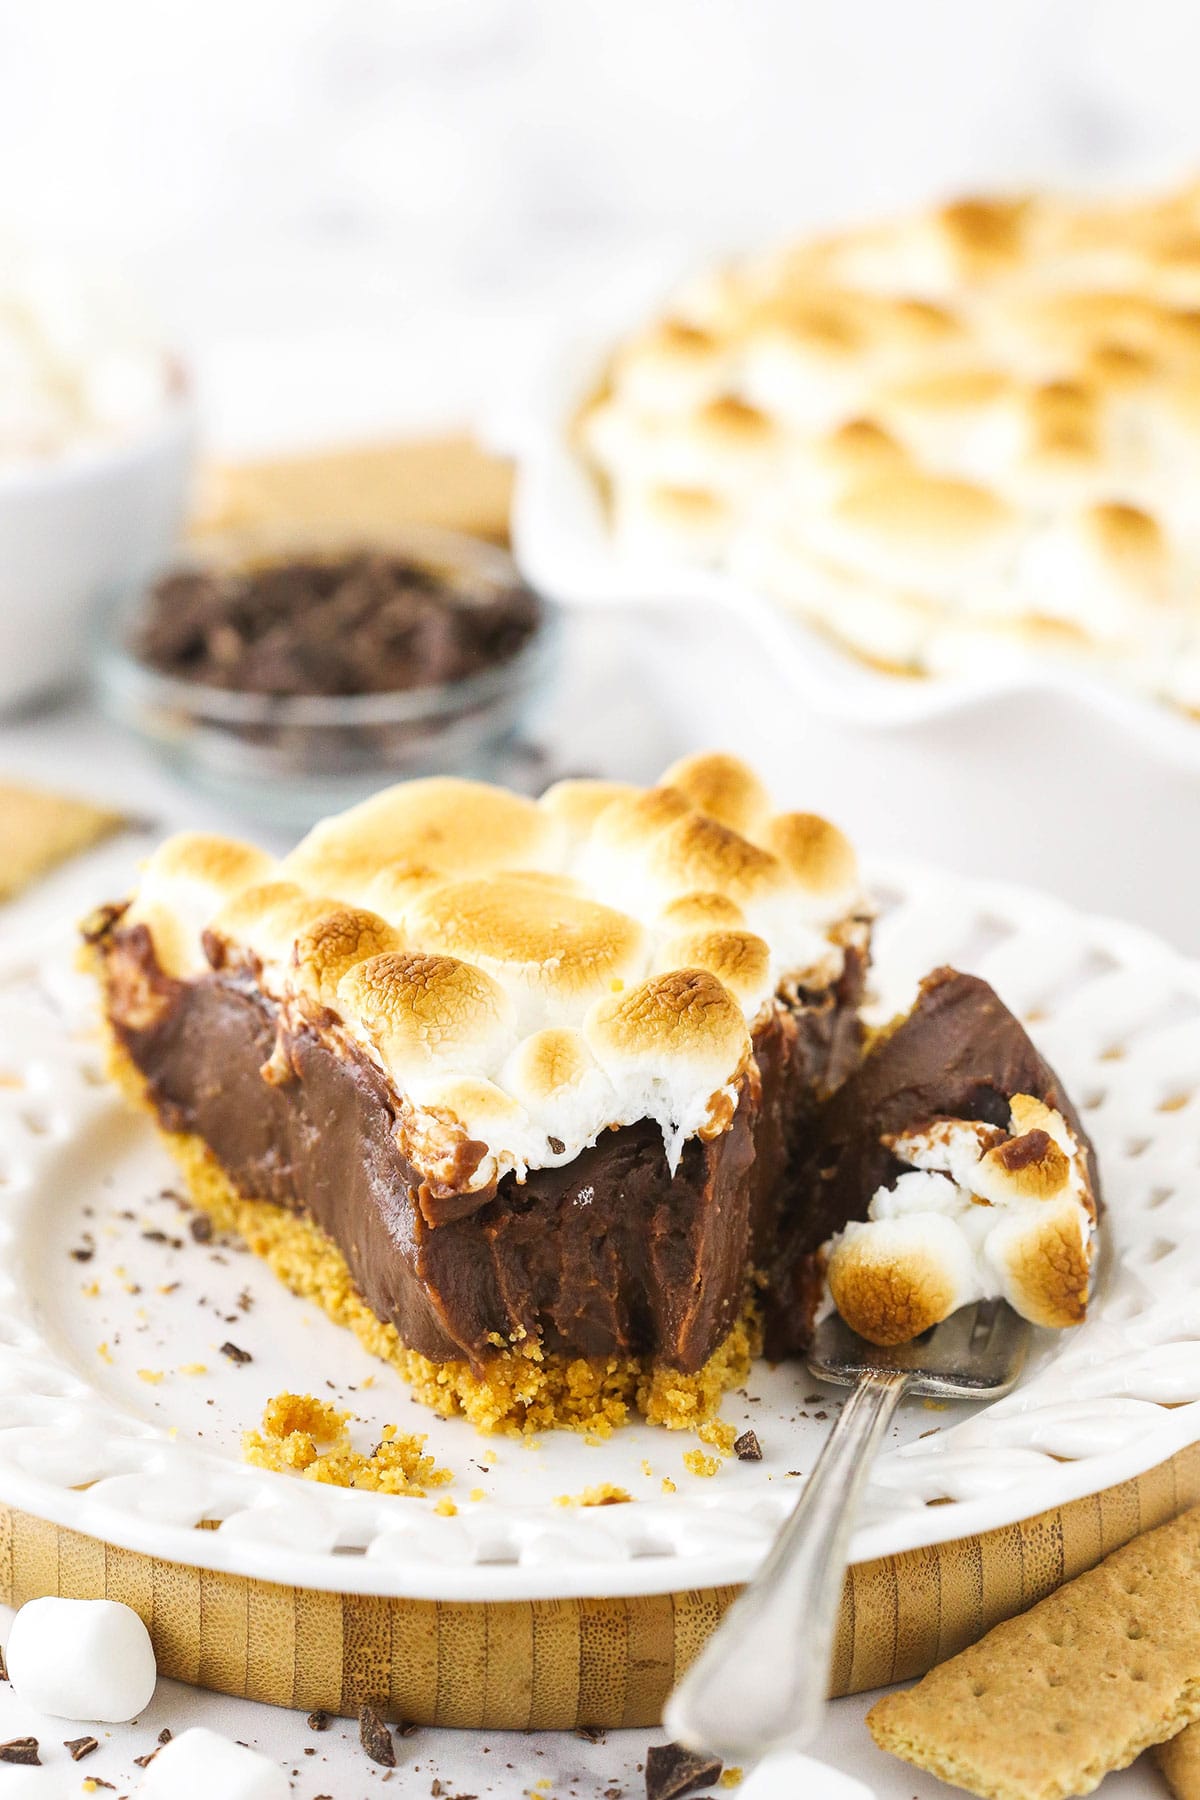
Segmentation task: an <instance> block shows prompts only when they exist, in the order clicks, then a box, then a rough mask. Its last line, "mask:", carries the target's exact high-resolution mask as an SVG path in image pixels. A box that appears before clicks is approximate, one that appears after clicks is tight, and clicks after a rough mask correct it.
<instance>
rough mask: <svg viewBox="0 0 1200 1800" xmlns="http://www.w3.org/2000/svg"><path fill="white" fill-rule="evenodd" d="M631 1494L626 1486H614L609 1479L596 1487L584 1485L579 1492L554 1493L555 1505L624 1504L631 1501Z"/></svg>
mask: <svg viewBox="0 0 1200 1800" xmlns="http://www.w3.org/2000/svg"><path fill="white" fill-rule="evenodd" d="M632 1500H633V1495H632V1494H631V1493H630V1492H629V1489H628V1488H623V1487H616V1486H615V1485H614V1484H613V1483H612V1482H611V1481H602V1482H600V1483H599V1485H598V1486H596V1487H586V1488H584V1490H583V1492H582V1493H581V1494H556V1495H555V1496H554V1504H555V1506H624V1505H625V1504H626V1503H627V1502H629V1503H632Z"/></svg>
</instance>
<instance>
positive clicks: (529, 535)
mask: <svg viewBox="0 0 1200 1800" xmlns="http://www.w3.org/2000/svg"><path fill="white" fill-rule="evenodd" d="M634 316H637V315H634ZM617 335H618V333H617V332H616V331H615V330H610V331H609V332H608V333H607V334H605V335H603V336H602V335H601V334H599V333H597V334H596V336H595V338H594V339H589V340H588V341H587V342H586V343H577V344H575V345H573V346H570V347H568V348H567V349H566V350H565V351H564V352H563V353H562V354H561V355H560V356H559V357H558V358H557V359H556V360H555V361H554V363H553V364H551V365H550V366H548V367H547V369H546V370H545V371H544V372H543V376H542V382H541V387H542V390H543V392H542V397H541V401H540V403H538V404H535V405H533V406H532V407H530V408H529V409H528V411H527V415H526V417H525V418H524V419H522V420H520V421H513V422H512V423H510V424H509V426H508V428H507V430H505V431H502V432H501V433H500V434H499V435H500V436H501V437H502V438H503V439H505V440H506V445H505V447H507V448H511V449H512V450H513V451H514V452H515V454H516V455H517V457H518V466H517V480H516V486H515V491H514V496H513V506H512V540H513V550H514V554H515V556H516V558H517V561H518V563H519V564H520V566H521V569H522V572H523V573H524V574H525V576H526V577H527V579H528V580H530V581H531V582H533V584H534V585H535V586H536V587H538V588H540V589H542V590H543V591H544V592H545V593H548V594H552V595H553V596H554V597H555V598H556V599H558V600H561V601H564V602H566V603H568V604H569V603H572V602H576V603H580V604H585V605H592V606H595V605H601V604H606V603H607V604H611V605H635V606H637V605H641V604H644V603H645V602H646V601H648V600H655V601H659V602H665V603H670V604H675V605H678V606H679V607H680V608H688V609H693V610H694V608H695V607H696V606H697V605H699V604H707V605H709V606H714V607H720V608H722V609H724V610H725V611H728V612H729V613H731V614H732V615H733V616H734V617H735V618H736V620H737V621H738V624H739V626H741V627H742V628H743V629H745V630H748V631H750V632H751V633H753V634H754V635H755V636H756V637H757V638H758V640H759V642H760V643H761V645H762V647H763V649H764V650H765V651H766V652H767V653H768V654H769V655H770V657H771V659H772V661H773V663H774V664H775V666H776V667H777V668H779V669H780V670H781V671H782V672H783V673H784V675H785V676H786V677H787V678H788V679H789V680H790V681H791V682H792V683H793V685H794V686H795V687H796V689H797V691H798V692H800V693H801V694H803V696H804V698H805V700H806V702H807V703H808V704H809V705H811V706H812V707H814V708H815V709H816V711H817V712H818V713H820V714H822V715H823V716H825V717H827V718H832V719H835V720H837V721H839V722H841V723H844V724H849V725H854V726H857V727H858V728H860V729H869V730H872V731H879V730H888V729H897V728H903V727H909V726H917V725H921V724H923V723H926V722H928V721H929V720H933V719H938V718H941V717H944V716H946V715H947V714H951V713H957V712H962V711H969V710H971V709H973V708H975V707H979V706H983V705H986V704H987V703H989V702H993V701H996V700H998V699H1000V698H1002V697H1003V696H1005V695H1012V694H1037V693H1040V694H1045V695H1047V696H1050V697H1052V698H1054V697H1057V698H1062V697H1066V698H1069V699H1072V700H1076V701H1079V702H1080V703H1081V704H1083V705H1085V706H1087V707H1089V708H1090V709H1091V710H1092V711H1093V712H1097V713H1099V714H1100V715H1101V716H1103V717H1105V718H1107V719H1110V720H1111V721H1112V722H1113V724H1114V725H1116V726H1117V727H1118V728H1119V729H1120V730H1122V731H1125V732H1128V733H1130V734H1132V735H1133V736H1134V737H1136V738H1137V739H1139V740H1140V741H1141V742H1142V743H1143V744H1145V745H1146V747H1147V748H1148V749H1150V750H1152V751H1153V752H1154V753H1155V754H1156V755H1158V756H1161V757H1163V758H1165V759H1166V760H1167V761H1168V762H1170V763H1172V764H1173V765H1174V766H1175V767H1177V768H1179V767H1181V768H1186V769H1191V770H1197V769H1200V725H1198V724H1197V723H1196V722H1195V721H1194V720H1192V719H1189V718H1188V717H1187V716H1186V715H1185V714H1184V713H1182V712H1179V711H1176V710H1175V709H1174V708H1172V707H1171V706H1169V705H1167V704H1166V703H1159V702H1157V701H1155V700H1152V699H1150V698H1147V697H1144V696H1143V695H1141V694H1139V693H1137V692H1135V691H1134V690H1133V689H1132V688H1129V689H1127V688H1123V687H1121V686H1119V685H1118V684H1117V683H1115V682H1108V681H1105V680H1103V679H1102V678H1101V677H1099V676H1093V675H1091V674H1090V673H1088V672H1087V671H1086V670H1085V669H1083V668H1074V667H1072V666H1071V665H1069V664H1065V663H1061V664H1060V663H1055V662H1051V661H1049V660H1046V659H1040V658H1038V657H1036V656H1033V655H1031V656H1030V657H1028V658H1027V659H1023V660H1016V659H1015V658H1014V659H1012V660H1009V659H1004V660H1000V659H995V658H993V659H992V660H991V662H990V663H989V665H988V666H987V667H985V668H983V669H981V670H980V672H979V673H978V675H976V676H972V677H965V676H961V677H960V676H937V677H934V676H930V677H927V678H924V679H913V678H910V677H906V676H903V675H889V674H887V673H886V672H884V671H882V670H879V669H875V668H872V667H871V665H870V664H869V663H866V662H864V661H863V660H862V659H861V658H860V657H857V656H855V655H853V653H852V652H850V651H849V650H846V649H843V648H842V647H841V646H840V645H839V644H837V643H836V642H835V641H834V640H833V639H832V638H830V637H827V636H826V635H824V634H823V633H822V632H820V631H818V630H816V629H815V628H814V627H812V626H810V625H808V624H807V623H806V622H805V621H804V620H803V619H801V618H799V617H797V616H794V615H791V614H789V613H788V612H787V611H786V609H785V608H783V607H782V606H777V605H775V604H774V603H773V602H772V601H771V600H769V599H768V598H767V597H765V596H764V595H762V594H760V593H756V592H755V591H754V590H753V589H752V588H750V587H748V586H747V585H746V584H745V583H744V582H741V581H737V580H735V579H734V578H733V577H732V576H730V575H727V574H725V573H723V572H721V571H719V570H715V569H706V568H702V567H697V566H693V565H688V564H683V563H679V562H674V561H670V560H662V561H659V560H650V559H648V558H634V557H630V556H626V555H623V554H622V553H621V552H619V551H618V549H617V548H616V545H615V544H614V542H613V538H612V534H611V532H610V531H609V529H608V524H607V520H606V517H605V512H604V506H603V502H602V499H601V495H600V491H599V489H598V487H597V485H596V482H595V481H594V480H593V478H592V476H591V475H590V473H589V472H588V470H587V468H586V467H585V465H584V463H583V462H582V461H581V459H580V458H579V457H578V456H577V455H576V454H575V451H574V450H573V449H572V447H571V442H570V425H571V421H572V419H573V418H574V417H575V415H576V413H577V411H578V408H579V405H580V404H581V403H582V401H583V399H584V398H585V396H586V395H587V394H588V393H590V392H592V391H594V389H595V387H596V385H597V380H598V372H599V371H601V370H602V369H603V368H604V365H605V361H606V352H607V350H608V349H609V348H610V347H611V344H612V342H613V341H614V340H615V338H616V336H617Z"/></svg>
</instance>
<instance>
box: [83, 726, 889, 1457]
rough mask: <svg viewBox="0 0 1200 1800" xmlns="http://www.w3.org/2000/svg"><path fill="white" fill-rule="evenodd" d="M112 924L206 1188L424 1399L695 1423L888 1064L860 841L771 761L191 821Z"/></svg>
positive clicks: (124, 1026) (433, 783)
mask: <svg viewBox="0 0 1200 1800" xmlns="http://www.w3.org/2000/svg"><path fill="white" fill-rule="evenodd" d="M87 935H88V937H89V940H90V942H91V944H92V946H93V949H94V952H95V956H96V961H97V965H98V969H99V973H100V977H101V981H102V985H103V992H104V1004H105V1011H106V1016H107V1020H108V1025H109V1027H110V1031H111V1035H112V1039H113V1042H114V1045H115V1047H116V1053H117V1062H118V1066H119V1070H120V1072H121V1073H122V1075H123V1078H124V1080H125V1082H126V1085H127V1087H129V1088H130V1089H131V1091H132V1092H133V1093H134V1094H135V1095H136V1097H137V1098H138V1099H139V1100H140V1101H142V1102H144V1103H146V1104H148V1105H149V1106H150V1107H151V1108H152V1109H153V1111H154V1113H155V1114H156V1116H157V1119H158V1122H159V1124H160V1126H161V1127H162V1129H163V1131H164V1132H165V1133H166V1135H167V1137H168V1141H169V1143H170V1145H171V1147H172V1149H173V1150H174V1152H175V1154H176V1155H177V1157H178V1158H179V1160H180V1162H181V1163H182V1165H183V1167H184V1170H185V1172H186V1174H187V1176H188V1178H189V1182H190V1185H191V1189H192V1193H193V1196H194V1198H195V1199H196V1201H197V1203H198V1204H199V1205H200V1206H202V1207H204V1208H205V1209H207V1210H208V1211H209V1212H210V1213H212V1214H214V1215H215V1216H216V1218H217V1219H218V1221H219V1222H220V1223H222V1224H224V1225H230V1226H234V1227H236V1228H237V1229H238V1230H240V1231H241V1232H242V1233H243V1235H244V1236H245V1237H246V1238H247V1239H248V1241H249V1242H250V1243H251V1245H252V1246H253V1247H254V1248H256V1249H258V1250H259V1251H260V1252H261V1253H263V1254H264V1255H266V1256H267V1257H268V1259H269V1260H270V1262H271V1263H272V1265H273V1266H274V1268H275V1269H276V1271H277V1272H278V1273H279V1274H280V1275H281V1276H282V1277H283V1279H284V1280H285V1281H286V1282H288V1284H289V1285H290V1286H291V1287H293V1288H294V1289H296V1290H298V1291H301V1292H304V1293H307V1294H309V1295H312V1296H313V1297H315V1298H317V1299H318V1300H319V1301H320V1302H321V1303H322V1304H323V1305H324V1306H325V1307H326V1308H327V1309H328V1310H329V1311H330V1312H331V1313H332V1314H333V1315H334V1316H335V1317H337V1318H339V1319H341V1320H342V1321H344V1322H346V1323H348V1324H351V1325H352V1326H353V1327H354V1328H355V1329H356V1330H357V1331H358V1332H359V1334H360V1335H361V1336H363V1338H364V1339H365V1340H366V1341H367V1342H368V1344H369V1345H370V1346H371V1347H372V1348H373V1349H375V1350H377V1351H378V1352H379V1353H381V1354H383V1355H386V1356H388V1357H389V1359H390V1360H392V1361H393V1362H394V1363H395V1364H396V1365H397V1366H398V1367H399V1368H400V1369H401V1370H402V1371H403V1373H404V1374H405V1375H406V1376H407V1377H408V1378H409V1379H410V1380H411V1381H412V1383H413V1385H414V1388H415V1391H416V1392H417V1394H418V1395H419V1396H420V1397H421V1398H422V1399H424V1400H426V1401H428V1402H429V1403H431V1404H432V1405H434V1406H435V1407H437V1408H438V1409H439V1410H441V1411H444V1412H450V1411H454V1410H457V1409H462V1410H463V1411H465V1412H466V1413H467V1414H468V1415H469V1416H470V1417H471V1418H472V1419H473V1420H474V1421H475V1422H476V1423H477V1424H478V1425H480V1426H481V1427H483V1428H485V1429H495V1428H511V1427H513V1426H518V1427H521V1428H526V1429H538V1428H541V1427H543V1426H546V1425H550V1424H555V1423H564V1424H574V1425H580V1426H584V1427H588V1428H592V1429H595V1428H597V1427H599V1428H600V1429H603V1428H604V1427H605V1425H606V1424H610V1423H616V1422H619V1421H620V1420H621V1419H623V1418H624V1416H625V1413H626V1409H627V1407H628V1406H629V1404H630V1403H635V1404H636V1405H637V1406H638V1408H639V1409H640V1410H641V1411H642V1412H643V1413H645V1414H646V1415H647V1416H649V1417H652V1418H657V1419H659V1420H661V1421H662V1422H664V1423H668V1424H691V1423H694V1422H696V1421H697V1420H698V1419H702V1418H703V1417H705V1416H706V1415H707V1414H709V1413H711V1411H712V1410H713V1408H714V1406H715V1404H716V1402H717V1400H718V1399H719V1396H720V1393H721V1392H722V1391H723V1389H724V1388H725V1387H727V1386H729V1385H730V1384H731V1383H734V1382H736V1381H738V1380H740V1379H742V1378H743V1377H744V1374H745V1372H746V1368H747V1364H748V1358H749V1356H750V1354H751V1353H752V1351H753V1349H754V1348H755V1347H756V1343H757V1336H758V1325H757V1321H758V1306H757V1299H756V1296H757V1293H758V1288H757V1285H756V1279H755V1276H756V1271H758V1270H759V1269H761V1268H763V1267H764V1266H765V1265H766V1263H767V1262H768V1261H769V1259H770V1256H771V1254H772V1252H773V1251H774V1248H775V1246H776V1245H777V1243H778V1242H779V1240H780V1237H781V1235H782V1233H783V1230H784V1225H785V1214H786V1212H787V1210H788V1208H789V1206H790V1205H791V1204H792V1189H791V1184H790V1181H789V1172H790V1171H791V1170H792V1168H793V1167H794V1166H795V1165H796V1163H797V1160H798V1156H799V1153H800V1150H801V1148H802V1145H803V1142H804V1139H805V1135H806V1133H807V1132H808V1130H809V1129H810V1127H811V1122H812V1119H813V1115H814V1112H815V1110H816V1108H817V1107H818V1106H819V1104H820V1102H821V1100H822V1099H823V1098H824V1097H825V1096H826V1095H827V1094H829V1093H830V1092H832V1091H833V1090H834V1089H835V1088H836V1087H837V1086H838V1085H839V1083H840V1082H842V1081H843V1080H844V1078H845V1077H846V1075H847V1074H848V1073H849V1072H850V1071H851V1070H852V1069H853V1068H854V1067H855V1066H856V1064H857V1062H858V1060H859V1056H860V1044H861V1027H860V1024H859V1018H858V1009H859V1003H860V999H861V995H862V989H863V980H864V974H865V969H866V963H867V957H868V948H869V938H870V907H869V906H868V904H867V903H866V901H865V899H864V896H863V892H862V889H861V885H860V880H859V874H858V868H857V864H856V860H855V857H854V853H853V851H852V850H851V848H850V846H849V844H848V843H847V841H846V839H845V838H844V837H843V836H842V834H841V833H840V832H839V831H838V830H837V829H836V828H835V827H834V826H832V825H830V824H828V823H827V822H826V821H825V820H823V819H820V818H817V817H815V816H813V815H811V814H805V813H775V812H773V811H772V809H771V806H770V802H769V800H768V797H767V795H766V794H765V792H764V791H763V789H762V787H761V785H760V783H759V782H758V780H757V779H756V778H755V777H754V775H753V774H752V773H751V772H750V771H749V770H748V769H747V768H745V767H744V766H743V765H742V764H741V763H740V762H738V761H736V760H735V759H734V758H732V757H728V756H724V755H716V754H714V755H705V756H699V757H694V758H690V759H688V760H686V761H684V762H682V763H679V764H677V765H676V766H675V767H674V768H672V769H670V770H668V771H667V773H666V775H665V776H664V777H663V780H662V782H661V783H660V785H658V786H657V787H654V788H651V789H649V790H644V791H643V790H640V789H636V788H631V787H621V786H615V785H613V784H610V783H602V782H596V781H567V782H561V783H559V784H558V785H557V786H555V787H553V788H551V789H550V790H549V791H548V792H547V793H546V794H545V795H543V797H542V799H541V800H540V801H537V802H534V801H532V800H528V799H524V798H521V797H519V796H517V795H515V794H511V793H508V792H505V791H504V790H502V789H498V788H492V787H487V786H484V785H481V784H476V783H471V782H464V781H455V780H430V781H415V782H411V783H407V784H404V785H402V786H399V787H396V788H392V789H389V790H387V791H385V792H383V793H381V794H378V795H376V796H375V797H374V798H373V799H371V800H369V801H367V802H366V803H364V804H363V805H361V806H358V807H356V808H354V809H353V810H352V811H350V812H347V813H344V814H342V815H340V816H338V817H335V818H332V819H329V820H326V821H325V822H324V823H322V824H320V825H318V826H317V827H316V828H315V829H314V830H313V831H312V832H311V833H310V834H309V836H308V837H307V838H305V839H304V841H303V842H302V843H301V844H300V845H299V846H298V847H297V849H296V850H294V851H293V852H292V853H291V855H289V856H287V857H285V858H284V859H283V860H282V861H281V862H278V863H276V862H274V861H272V859H271V858H270V857H268V856H266V855H265V854H264V853H262V852H261V851H258V850H255V849H253V848H251V847H249V846H247V845H245V844H240V843H234V842H232V841H229V840H226V839H223V838H214V837H208V836H199V835H194V834H192V835H184V836H181V837H176V838H172V839H170V840H169V841H168V842H166V843H165V844H163V845H162V846H161V848H160V849H159V850H158V851H157V852H156V853H155V854H154V856H152V857H151V859H150V861H149V862H148V863H147V865H146V866H145V869H144V871H143V873H142V876H141V879H140V881H139V884H138V887H137V891H136V892H135V894H134V895H133V897H132V898H131V899H130V900H129V901H128V902H127V903H126V904H124V905H120V906H114V907H111V908H108V909H105V911H104V912H103V913H102V914H100V915H98V916H97V917H96V918H95V919H94V920H92V921H90V922H89V926H88V930H87ZM842 1222H843V1221H838V1223H839V1224H840V1223H842Z"/></svg>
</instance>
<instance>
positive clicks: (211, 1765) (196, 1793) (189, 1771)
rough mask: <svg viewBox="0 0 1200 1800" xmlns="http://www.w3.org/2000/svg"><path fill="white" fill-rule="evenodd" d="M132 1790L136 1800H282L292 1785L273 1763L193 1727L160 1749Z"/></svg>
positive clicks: (253, 1751)
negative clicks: (134, 1789)
mask: <svg viewBox="0 0 1200 1800" xmlns="http://www.w3.org/2000/svg"><path fill="white" fill-rule="evenodd" d="M137 1791H138V1795H139V1800H288V1795H289V1794H290V1793H291V1791H292V1784H291V1782H290V1781H289V1780H288V1778H287V1776H286V1775H285V1774H284V1772H283V1770H282V1769H281V1768H280V1767H279V1764H278V1763H273V1762H271V1761H270V1760H269V1759H268V1758H267V1757H265V1756H260V1755H259V1753H258V1751H257V1750H247V1748H246V1746H245V1745H244V1744H235V1743H234V1741H233V1739H232V1738H227V1737H222V1736H221V1734H220V1732H219V1731H208V1730H206V1729H205V1727H204V1726H202V1725H197V1726H194V1727H193V1728H192V1729H191V1730H190V1731H183V1732H181V1733H180V1734H179V1736H178V1737H177V1738H172V1739H171V1741H170V1743H169V1744H164V1745H163V1747H162V1749H161V1750H160V1751H159V1752H158V1754H157V1756H155V1758H154V1760H153V1762H151V1763H150V1764H149V1766H148V1767H147V1769H146V1773H145V1774H144V1775H143V1776H142V1783H141V1786H140V1787H139V1788H138V1790H137Z"/></svg>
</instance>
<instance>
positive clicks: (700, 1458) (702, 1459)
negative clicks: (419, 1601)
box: [683, 1450, 721, 1479]
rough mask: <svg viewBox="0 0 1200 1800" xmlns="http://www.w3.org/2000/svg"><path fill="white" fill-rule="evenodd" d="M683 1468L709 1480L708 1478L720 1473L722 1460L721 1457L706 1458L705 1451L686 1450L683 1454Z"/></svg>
mask: <svg viewBox="0 0 1200 1800" xmlns="http://www.w3.org/2000/svg"><path fill="white" fill-rule="evenodd" d="M683 1466H684V1468H685V1469H688V1470H690V1471H691V1473H692V1474H693V1475H703V1476H704V1477H705V1478H706V1479H707V1478H708V1477H710V1476H712V1475H716V1474H718V1473H719V1471H720V1468H721V1458H720V1457H719V1456H705V1454H704V1452H703V1450H685V1451H684V1453H683Z"/></svg>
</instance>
